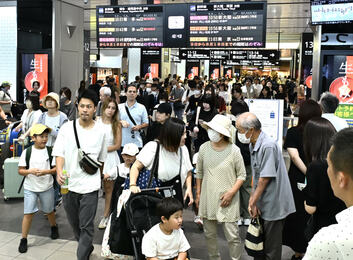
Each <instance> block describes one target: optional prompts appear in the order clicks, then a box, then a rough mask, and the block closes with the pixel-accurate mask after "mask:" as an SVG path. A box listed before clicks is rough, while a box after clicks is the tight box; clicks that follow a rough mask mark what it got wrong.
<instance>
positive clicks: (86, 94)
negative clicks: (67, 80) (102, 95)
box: [78, 89, 98, 107]
mask: <svg viewBox="0 0 353 260" xmlns="http://www.w3.org/2000/svg"><path fill="white" fill-rule="evenodd" d="M82 98H87V99H89V100H91V101H92V102H93V104H94V106H95V107H96V106H97V105H98V97H97V94H96V92H94V91H93V90H91V89H85V90H84V91H83V92H82V93H81V95H79V97H78V103H80V101H81V99H82Z"/></svg>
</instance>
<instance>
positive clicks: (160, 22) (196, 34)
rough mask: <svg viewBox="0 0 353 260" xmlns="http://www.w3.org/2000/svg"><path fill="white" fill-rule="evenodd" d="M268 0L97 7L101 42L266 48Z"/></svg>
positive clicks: (107, 45)
mask: <svg viewBox="0 0 353 260" xmlns="http://www.w3.org/2000/svg"><path fill="white" fill-rule="evenodd" d="M266 12H267V6H266V2H256V3H252V2H251V3H248V2H235V3H234V2H232V3H203V4H201V3H200V4H165V5H139V6H135V5H131V6H98V7H97V46H98V47H99V48H114V47H118V48H121V47H141V48H143V47H145V48H146V47H170V48H171V47H175V48H182V47H184V48H185V47H192V48H203V47H209V48H214V47H218V48H220V47H221V48H227V47H233V48H234V47H247V48H251V47H252V48H264V47H265V42H266Z"/></svg>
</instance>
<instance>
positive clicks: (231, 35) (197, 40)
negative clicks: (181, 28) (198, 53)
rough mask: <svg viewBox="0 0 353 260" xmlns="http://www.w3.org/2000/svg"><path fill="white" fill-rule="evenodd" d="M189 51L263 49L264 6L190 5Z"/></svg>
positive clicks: (264, 36)
mask: <svg viewBox="0 0 353 260" xmlns="http://www.w3.org/2000/svg"><path fill="white" fill-rule="evenodd" d="M189 18H190V23H189V34H190V35H189V43H190V47H259V48H260V47H264V46H265V41H266V40H265V38H266V33H265V30H266V4H265V3H261V2H260V3H209V4H205V3H204V4H190V5H189Z"/></svg>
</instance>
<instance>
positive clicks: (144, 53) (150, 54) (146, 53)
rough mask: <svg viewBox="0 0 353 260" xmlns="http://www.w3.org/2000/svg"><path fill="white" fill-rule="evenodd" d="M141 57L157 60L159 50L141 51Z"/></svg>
mask: <svg viewBox="0 0 353 260" xmlns="http://www.w3.org/2000/svg"><path fill="white" fill-rule="evenodd" d="M141 57H142V58H144V57H145V58H149V59H158V60H159V59H160V58H161V49H141Z"/></svg>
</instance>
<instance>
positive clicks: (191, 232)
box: [0, 192, 293, 260]
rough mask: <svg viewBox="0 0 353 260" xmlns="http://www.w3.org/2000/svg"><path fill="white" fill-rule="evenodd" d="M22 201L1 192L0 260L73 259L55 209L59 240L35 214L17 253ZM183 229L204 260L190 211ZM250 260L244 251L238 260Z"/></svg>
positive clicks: (98, 233)
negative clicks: (23, 245) (24, 247)
mask: <svg viewBox="0 0 353 260" xmlns="http://www.w3.org/2000/svg"><path fill="white" fill-rule="evenodd" d="M103 205H104V199H103V198H100V199H99V203H98V210H97V215H96V219H95V226H96V227H97V226H98V223H99V221H100V217H101V214H102V212H103ZM22 214H23V200H21V199H10V200H9V201H7V202H5V201H4V200H3V196H2V192H0V260H7V259H33V260H42V259H48V260H53V259H58V260H59V259H60V260H75V259H76V254H75V253H76V248H77V242H76V241H74V237H73V233H72V230H71V227H70V225H69V224H68V222H67V219H66V214H65V211H64V208H63V207H59V208H58V210H57V214H56V216H57V223H58V226H59V234H60V239H57V240H51V239H50V238H49V233H50V229H49V224H48V221H47V219H46V217H45V216H44V215H43V214H42V213H41V212H39V213H37V214H36V215H35V216H34V218H33V223H32V227H31V229H30V233H29V236H28V245H29V247H28V252H27V253H25V254H20V253H19V252H18V246H19V242H20V239H21V234H20V233H21V221H22V217H23V215H22ZM184 230H185V234H186V237H187V239H188V241H189V243H190V245H191V249H190V255H191V258H192V260H206V259H208V257H207V249H206V242H205V238H204V234H203V232H202V231H200V230H199V229H198V227H197V226H196V225H195V224H194V223H193V212H192V211H191V210H185V211H184ZM245 234H246V227H244V226H242V227H240V236H241V238H242V242H244V237H245ZM218 235H219V239H218V240H219V243H218V244H219V251H220V253H221V258H222V260H228V259H230V258H229V254H228V245H227V241H226V239H225V237H224V234H223V232H222V228H221V227H219V232H218ZM102 238H103V231H102V230H98V228H97V229H95V233H94V252H93V255H92V257H91V260H95V259H103V258H102V257H101V256H100V250H101V246H100V243H101V242H102ZM292 254H293V252H292V251H291V250H290V249H289V248H288V247H283V254H282V259H283V260H289V259H290V258H291V256H292ZM249 259H252V258H250V257H249V256H247V254H246V252H245V251H243V255H242V258H241V260H249Z"/></svg>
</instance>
